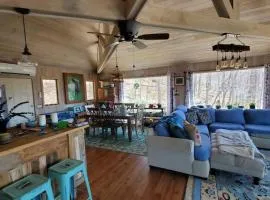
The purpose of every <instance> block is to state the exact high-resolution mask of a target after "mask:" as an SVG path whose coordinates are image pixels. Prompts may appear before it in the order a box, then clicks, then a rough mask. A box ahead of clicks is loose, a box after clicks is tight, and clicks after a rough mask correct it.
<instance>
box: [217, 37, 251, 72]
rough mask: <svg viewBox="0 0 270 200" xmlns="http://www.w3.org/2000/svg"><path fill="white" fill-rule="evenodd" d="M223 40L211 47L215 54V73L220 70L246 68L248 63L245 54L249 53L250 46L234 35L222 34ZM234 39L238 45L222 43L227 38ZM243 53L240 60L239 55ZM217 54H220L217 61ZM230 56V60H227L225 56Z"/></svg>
mask: <svg viewBox="0 0 270 200" xmlns="http://www.w3.org/2000/svg"><path fill="white" fill-rule="evenodd" d="M222 35H223V36H224V38H223V39H222V40H220V41H219V42H218V43H217V44H216V45H214V46H212V49H213V51H216V52H217V63H216V71H221V69H239V68H241V66H242V68H243V69H246V68H248V62H247V57H246V52H247V51H250V46H247V45H245V43H243V42H242V41H241V40H240V39H239V38H238V37H239V35H236V34H229V33H224V34H222ZM229 37H230V38H234V39H235V40H236V41H237V42H238V43H239V44H234V43H225V44H224V43H223V42H224V41H226V40H227V39H228V38H229ZM243 52H244V53H245V56H244V59H243V60H242V59H241V53H243ZM219 54H221V59H220V60H219ZM228 54H231V58H230V59H227V55H228Z"/></svg>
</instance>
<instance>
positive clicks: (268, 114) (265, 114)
mask: <svg viewBox="0 0 270 200" xmlns="http://www.w3.org/2000/svg"><path fill="white" fill-rule="evenodd" d="M244 115H245V120H246V124H257V125H270V120H269V119H270V109H248V110H245V112H244Z"/></svg>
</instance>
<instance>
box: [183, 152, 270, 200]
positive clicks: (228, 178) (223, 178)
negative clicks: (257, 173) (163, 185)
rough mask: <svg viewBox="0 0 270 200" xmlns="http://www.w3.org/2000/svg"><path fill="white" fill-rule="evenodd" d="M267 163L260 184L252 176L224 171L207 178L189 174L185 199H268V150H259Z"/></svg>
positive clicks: (269, 174) (269, 171)
mask: <svg viewBox="0 0 270 200" xmlns="http://www.w3.org/2000/svg"><path fill="white" fill-rule="evenodd" d="M261 152H262V153H263V154H264V155H265V156H266V160H265V163H266V164H267V169H266V171H267V172H266V175H265V177H264V179H263V180H261V181H260V185H254V184H253V178H252V177H249V176H243V175H239V174H234V173H228V172H224V171H217V172H216V174H215V175H213V174H211V175H210V176H209V178H208V180H202V179H200V178H195V177H193V176H189V179H188V183H187V187H186V194H185V200H270V151H263V150H262V151H261Z"/></svg>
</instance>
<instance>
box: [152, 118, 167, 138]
mask: <svg viewBox="0 0 270 200" xmlns="http://www.w3.org/2000/svg"><path fill="white" fill-rule="evenodd" d="M153 128H154V132H155V133H156V135H157V136H163V137H170V132H169V126H168V124H167V122H165V121H159V122H158V123H156V124H155V125H154V127H153Z"/></svg>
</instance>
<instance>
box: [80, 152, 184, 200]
mask: <svg viewBox="0 0 270 200" xmlns="http://www.w3.org/2000/svg"><path fill="white" fill-rule="evenodd" d="M86 154H87V165H88V175H89V179H90V182H91V189H92V193H93V199H94V200H148V199H149V200H159V199H167V200H182V199H183V198H184V193H185V187H186V182H187V176H186V175H183V174H181V173H176V172H171V171H166V170H162V169H157V168H151V169H149V167H148V164H147V157H144V156H137V155H134V154H127V153H122V152H116V151H111V150H105V149H99V148H92V147H86ZM86 198H87V192H86V190H85V186H84V184H82V186H80V187H79V188H78V197H77V199H79V200H84V199H86Z"/></svg>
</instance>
